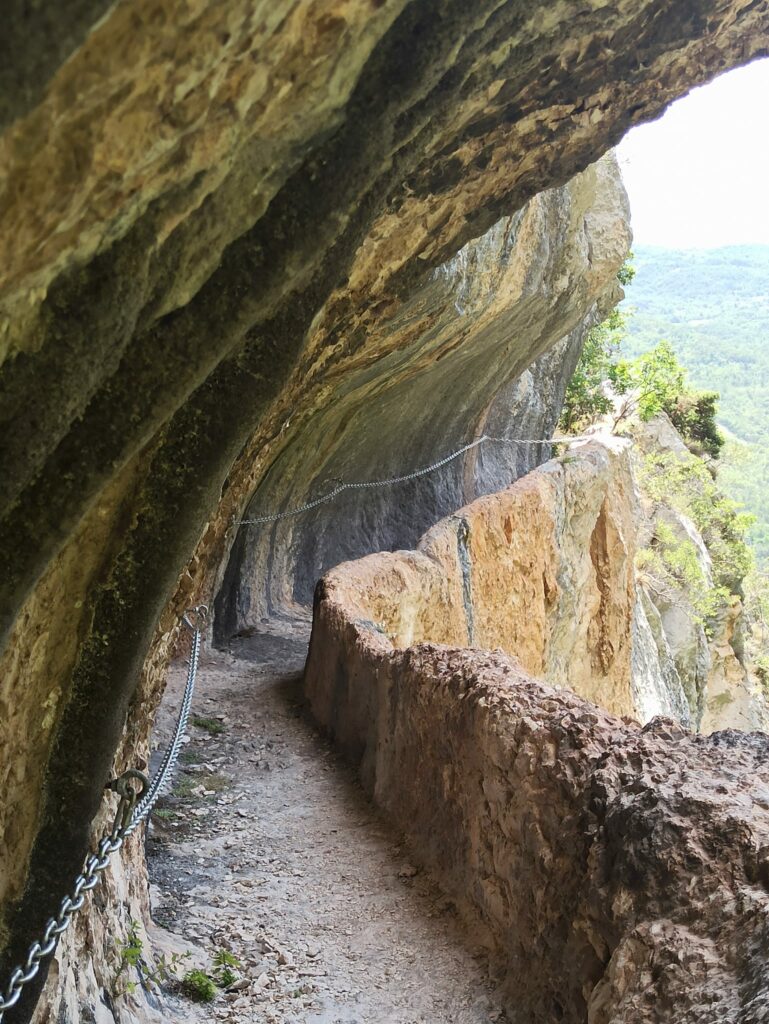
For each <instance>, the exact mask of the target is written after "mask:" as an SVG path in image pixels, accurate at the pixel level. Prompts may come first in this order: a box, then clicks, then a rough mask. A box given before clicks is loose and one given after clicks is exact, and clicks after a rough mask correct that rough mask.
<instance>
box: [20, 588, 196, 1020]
mask: <svg viewBox="0 0 769 1024" xmlns="http://www.w3.org/2000/svg"><path fill="white" fill-rule="evenodd" d="M207 613H208V608H207V607H206V605H198V607H197V608H195V609H194V610H192V611H190V612H188V613H187V614H186V615H185V616H184V617H183V619H182V622H183V623H184V625H185V626H187V627H188V628H189V629H190V630H191V632H192V650H191V653H190V660H189V665H188V668H187V682H186V685H185V687H184V696H183V697H182V703H181V707H180V709H179V717H178V719H177V721H176V728H175V729H174V735H173V738H172V740H171V743H170V744H169V746H168V748H167V750H166V752H165V754H164V756H163V760H162V762H161V764H160V766H159V768H158V770H157V771H156V772H155V775H154V776H153V778H152V781H151V782H150V781H149V780H148V779H147V778H146V776H144V775H142V773H141V772H137V771H136V770H135V769H130V770H129V771H127V772H125V773H124V774H123V775H121V776H120V778H119V779H114V780H113V781H112V782H109V783H107V786H106V787H105V788H107V789H112V790H114V791H115V792H117V793H119V794H120V803H119V804H118V810H117V814H116V816H115V822H114V824H113V826H112V830H111V831H110V832H108V833H106V834H105V835H104V836H102V838H101V839H100V840H99V845H98V846H97V848H96V852H95V853H89V854H88V856H87V857H86V859H85V862H84V864H83V870H82V872H81V873H80V874H79V875H78V876H77V878H76V879H75V884H74V886H73V888H72V893H71V895H69V896H65V897H64V899H63V900H62V901H61V904H60V905H59V911H58V914H57V915H56V917H52V918H51V919H50V920H49V921H48V924H47V925H46V927H45V931H44V932H43V937H42V941H38V942H33V943H32V945H31V946H30V947H29V951H28V953H27V959H26V960H25V962H24V966H21V965H20V966H18V967H16V969H15V970H14V971H13V972H12V973H11V977H10V979H9V981H8V986H7V988H6V990H5V994H4V995H0V1024H2V1020H3V1015H4V1014H5V1012H6V1010H10V1009H11V1007H12V1006H15V1005H16V1003H18V1001H19V999H20V998H21V993H22V990H23V988H24V986H25V985H26V984H27V983H28V982H30V981H32V979H33V978H34V977H35V975H36V974H37V972H38V971H39V970H40V964H41V962H42V961H43V960H45V959H46V957H49V956H50V955H51V954H52V953H53V951H54V950H55V949H56V944H57V943H58V941H59V936H60V935H62V934H63V933H64V932H65V931H66V930H67V928H69V926H70V923H71V921H72V918H73V917H74V916H75V914H77V912H78V911H79V910H80V909H81V908H82V907H83V904H84V902H85V894H86V893H87V892H90V891H91V889H93V888H95V887H96V885H97V883H98V881H99V876H100V875H101V874H102V872H103V871H104V870H105V869H106V868H107V865H108V864H109V861H110V857H111V856H112V854H113V853H117V851H118V850H119V849H120V848H121V846H122V845H123V844H124V843H125V841H126V839H127V838H128V837H129V836H130V835H131V834H132V833H133V832H134V831H135V830H136V829H137V828H138V827H139V825H140V824H141V822H142V821H144V819H145V818H146V817H147V816H148V815H149V813H150V811H151V810H152V808H153V807H154V805H155V803H156V801H157V799H158V797H159V796H160V794H161V793H162V791H163V789H164V787H165V785H166V783H167V782H168V779H169V777H170V775H171V773H172V772H173V769H174V766H175V765H176V760H177V758H178V756H179V749H180V747H181V744H182V739H183V738H184V733H185V730H186V728H187V720H188V718H189V714H190V707H191V705H192V694H193V692H194V689H195V679H196V677H197V672H198V662H199V660H200V646H201V642H202V628H203V626H204V624H205V620H206V615H207ZM132 779H136V780H137V781H138V782H139V783H140V784H141V788H140V789H139V790H138V791H137V790H136V789H135V788H134V787H133V786H132V785H131V780H132Z"/></svg>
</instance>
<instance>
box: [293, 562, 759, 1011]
mask: <svg viewBox="0 0 769 1024" xmlns="http://www.w3.org/2000/svg"><path fill="white" fill-rule="evenodd" d="M364 561H366V560H364ZM347 573H348V577H347V578H348V581H349V584H350V585H351V586H352V587H357V586H358V585H359V584H358V581H357V580H355V578H354V577H353V575H352V567H347ZM404 576H405V568H404ZM410 582H411V581H409V580H406V579H404V583H405V585H407V586H408V585H409V583H410ZM349 597H350V595H349V591H348V592H346V593H344V594H342V593H340V586H339V581H338V579H337V580H336V581H334V580H327V581H326V582H324V583H323V584H321V587H320V588H319V591H318V598H317V602H316V607H315V619H314V627H313V639H312V644H311V649H310V657H309V660H308V665H307V672H306V682H305V685H306V691H307V695H308V697H309V700H310V704H311V707H312V711H313V714H314V715H315V717H316V719H317V721H318V722H319V723H320V724H321V725H322V727H323V728H324V729H325V730H326V731H327V732H328V733H329V735H330V736H331V737H333V739H334V741H335V742H336V743H337V744H338V745H339V746H340V748H341V749H342V750H343V751H344V752H345V753H346V754H347V756H348V757H350V758H351V759H352V760H353V761H354V762H355V763H357V764H359V765H360V770H361V777H362V779H363V782H364V785H365V787H366V789H367V791H368V792H369V793H370V794H371V796H372V798H373V799H374V800H375V801H376V802H377V803H378V804H379V806H380V807H382V808H383V809H384V810H385V811H386V813H387V814H388V816H389V817H390V818H391V819H392V820H393V821H394V822H396V823H397V825H398V826H399V827H400V828H401V829H403V831H404V832H405V833H406V835H407V836H408V837H409V840H410V842H411V844H412V846H413V849H414V851H415V853H416V854H417V856H419V857H420V858H421V859H422V861H423V862H424V863H427V864H429V865H430V866H431V867H432V868H433V869H434V870H436V871H437V872H438V873H439V874H440V875H441V877H442V879H443V882H444V884H445V886H446V887H447V889H448V890H449V891H450V892H451V893H452V895H453V896H454V897H455V899H457V901H458V902H459V904H460V906H462V907H463V909H464V911H465V913H466V914H467V915H469V917H470V918H471V919H472V920H473V921H474V922H478V921H480V922H481V923H482V924H483V925H485V927H486V930H487V934H488V941H489V942H490V943H491V944H492V945H493V946H494V947H495V948H496V950H497V953H498V955H499V957H500V960H501V961H502V963H503V964H504V966H505V969H506V971H507V977H508V982H509V986H510V992H511V1014H512V1015H513V1016H512V1019H515V1020H518V1019H520V1020H521V1021H524V1020H525V1021H527V1022H532V1024H536V1022H542V1024H551V1022H552V1021H553V1020H559V1021H564V1022H567V1024H583V1022H584V1021H586V1020H587V1021H590V1022H591V1024H658V1022H660V1021H676V1022H680V1024H713V1022H714V1021H719V1024H759V1022H763V1021H766V1020H769V1010H767V999H768V997H769V972H767V970H766V964H765V956H764V950H765V948H766V942H767V939H769V934H768V933H767V917H766V907H767V900H768V899H769V864H768V863H767V857H766V851H767V848H769V804H767V799H766V795H767V793H768V792H769V788H768V787H769V774H768V773H767V767H766V765H767V754H768V753H769V739H767V737H766V736H764V735H761V734H757V733H754V734H744V733H736V732H725V733H719V734H716V735H714V736H712V737H708V738H705V737H702V736H693V735H691V734H689V733H687V732H685V731H684V730H683V729H681V727H680V726H678V725H677V724H676V723H673V722H671V721H665V720H663V719H656V720H655V721H654V722H653V723H652V724H650V725H649V726H647V727H646V728H644V729H641V728H640V727H639V726H638V725H637V724H635V723H633V722H630V721H628V720H627V719H619V718H616V717H614V716H612V715H610V714H608V713H607V712H605V711H603V710H602V709H600V708H597V707H596V706H595V705H593V704H589V703H587V702H585V701H584V700H582V699H581V698H579V697H578V696H576V695H574V694H572V693H570V692H569V691H568V690H565V689H559V688H554V687H551V686H548V685H547V684H545V683H543V682H541V681H537V680H533V679H532V678H531V677H530V676H528V675H526V674H525V673H524V672H523V671H522V670H521V667H520V663H519V662H517V661H515V660H514V659H511V658H509V657H507V656H505V655H504V654H502V653H500V652H496V653H489V652H480V651H472V650H467V649H462V650H456V649H452V648H450V647H445V646H439V645H434V644H417V645H415V646H413V647H410V648H408V649H406V650H398V649H394V648H393V645H392V644H391V643H390V641H389V639H388V638H387V637H386V636H384V635H383V634H382V633H380V632H379V631H378V630H377V629H376V628H375V627H374V625H373V624H372V623H369V622H366V621H364V620H361V619H359V618H356V617H355V614H354V611H353V609H352V608H351V605H350V600H349Z"/></svg>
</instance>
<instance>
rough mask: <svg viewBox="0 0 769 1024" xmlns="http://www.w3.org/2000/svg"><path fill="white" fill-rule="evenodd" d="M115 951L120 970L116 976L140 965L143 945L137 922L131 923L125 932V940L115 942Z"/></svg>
mask: <svg viewBox="0 0 769 1024" xmlns="http://www.w3.org/2000/svg"><path fill="white" fill-rule="evenodd" d="M117 949H118V953H120V968H119V970H118V974H120V973H121V972H122V971H124V970H126V969H127V968H128V967H138V966H139V964H140V963H141V958H142V952H143V950H144V943H143V942H142V938H141V936H140V935H139V922H138V921H131V923H130V924H129V926H128V931H127V932H126V937H125V939H118V940H117Z"/></svg>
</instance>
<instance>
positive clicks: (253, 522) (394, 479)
mask: <svg viewBox="0 0 769 1024" xmlns="http://www.w3.org/2000/svg"><path fill="white" fill-rule="evenodd" d="M589 440H591V438H590V437H551V438H550V439H546V440H539V439H532V438H524V437H491V436H490V435H488V434H484V435H483V436H482V437H478V438H476V439H475V441H471V442H470V444H466V445H463V447H462V448H457V450H456V451H454V452H452V453H451V454H450V455H447V456H446V457H445V458H443V459H439V461H438V462H433V463H431V464H430V465H429V466H423V467H422V468H421V469H415V470H414V471H413V472H412V473H406V474H405V475H403V476H390V477H386V478H385V479H383V480H362V481H352V482H350V483H341V484H337V486H336V487H334V489H333V490H331V491H329V492H328V493H327V494H323V495H321V496H320V497H319V498H315V499H314V500H313V501H308V502H305V504H304V505H299V506H297V507H296V508H291V509H287V510H286V511H285V512H273V513H272V515H266V516H256V517H254V518H253V519H236V520H235V525H236V526H259V525H261V524H263V523H276V522H278V521H279V520H281V519H289V518H291V517H292V516H298V515H301V514H302V513H303V512H309V511H310V510H311V509H313V508H317V507H318V506H319V505H325V504H326V502H327V501H333V499H334V498H336V497H337V496H338V495H340V494H341V493H342V492H343V491H359V490H364V489H366V488H376V487H389V486H391V485H392V484H402V483H405V482H406V481H407V480H416V479H417V477H420V476H426V475H427V474H428V473H434V472H435V470H436V469H440V468H441V466H445V465H447V464H448V463H449V462H453V461H454V459H458V458H459V456H460V455H464V454H465V452H469V451H470V450H471V449H472V448H477V447H478V446H479V445H482V444H485V443H486V442H487V441H494V442H496V443H497V444H510V445H526V444H529V445H549V444H571V443H572V442H573V441H589Z"/></svg>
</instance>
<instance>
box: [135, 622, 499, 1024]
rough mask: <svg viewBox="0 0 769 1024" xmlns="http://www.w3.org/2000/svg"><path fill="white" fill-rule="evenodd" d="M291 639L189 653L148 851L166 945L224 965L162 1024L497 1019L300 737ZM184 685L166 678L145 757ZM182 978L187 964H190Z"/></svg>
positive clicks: (367, 808)
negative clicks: (213, 981) (179, 751)
mask: <svg viewBox="0 0 769 1024" xmlns="http://www.w3.org/2000/svg"><path fill="white" fill-rule="evenodd" d="M306 630H307V627H306V624H299V625H298V626H297V627H296V628H295V629H294V631H293V635H292V633H291V631H290V630H287V629H286V628H285V627H284V628H282V629H281V632H282V633H283V634H284V635H283V636H278V635H264V634H263V635H260V636H257V637H251V638H243V639H240V640H236V641H233V643H232V645H231V649H230V653H224V652H206V653H205V654H204V656H203V659H202V663H201V669H200V674H199V682H198V691H197V695H196V698H195V702H194V705H193V714H194V715H195V716H198V717H196V718H194V719H193V722H195V723H197V724H192V725H191V726H190V728H189V740H188V741H187V742H186V744H185V747H184V751H183V755H182V759H181V761H182V763H181V764H180V770H179V772H178V773H177V776H176V779H175V782H174V788H173V791H172V793H171V794H170V795H169V796H167V797H165V798H164V799H163V800H162V802H161V804H160V805H159V806H158V811H157V812H156V813H155V815H154V817H153V823H152V826H151V828H150V834H149V838H148V854H149V867H150V876H151V896H152V905H153V914H154V917H155V919H156V921H157V922H158V923H159V924H160V925H162V926H164V927H165V928H166V929H168V930H169V931H170V932H172V933H173V935H174V939H173V944H174V945H175V947H176V948H177V949H183V948H184V946H185V943H186V944H189V945H190V947H191V948H193V949H195V950H196V951H197V954H196V961H197V963H200V957H201V954H202V955H203V957H206V956H211V955H213V954H215V953H216V951H218V950H223V949H224V950H228V951H231V952H232V953H233V954H234V955H235V956H236V957H237V960H238V962H239V966H237V967H236V968H234V970H233V973H234V974H235V976H236V980H235V981H234V984H232V985H231V987H230V988H229V989H228V990H220V991H219V994H218V995H217V997H216V999H215V1000H214V1002H213V1003H210V1004H207V1005H205V1006H203V1005H196V1004H194V1003H192V1002H191V1001H189V1000H187V999H175V1000H173V1004H174V1005H173V1012H172V1013H170V1014H169V1016H168V1019H172V1020H175V1021H193V1020H194V1021H197V1020H216V1019H219V1020H227V1021H248V1022H252V1021H255V1022H261V1021H264V1022H268V1024H278V1022H280V1024H288V1022H297V1024H299V1022H301V1024H489V1022H504V1021H506V1020H507V1019H508V1018H507V1017H506V1016H505V1014H504V1011H503V1009H502V1005H503V1003H502V997H501V993H500V989H499V985H498V982H497V981H496V980H495V979H494V978H493V977H492V976H491V971H490V967H489V963H488V960H487V958H486V957H485V955H484V953H483V951H482V949H481V948H480V947H475V948H474V947H473V942H472V940H471V938H470V937H469V936H468V935H467V933H466V932H465V930H464V929H463V927H462V925H461V923H460V921H459V920H458V918H457V915H456V912H455V910H454V907H453V905H452V903H451V901H450V900H449V899H447V898H446V897H445V896H444V895H443V893H442V892H441V891H440V889H439V888H438V886H437V885H436V884H435V882H434V881H433V880H432V879H431V878H430V876H429V874H427V873H426V872H423V871H420V870H418V869H417V867H416V866H415V865H414V864H412V863H411V861H410V860H409V855H408V851H407V850H406V849H405V847H404V845H403V843H402V841H401V840H400V838H399V836H398V835H396V834H394V832H393V831H392V830H391V829H390V828H389V827H388V825H387V824H386V823H385V822H384V821H383V820H382V819H381V817H380V816H379V815H378V813H377V811H376V810H375V808H374V807H373V806H372V805H371V804H370V803H369V802H368V801H367V799H366V798H365V796H364V795H363V793H362V791H361V789H360V787H359V785H358V783H357V781H356V779H355V776H354V773H353V772H352V771H351V770H350V769H349V768H347V767H346V766H345V765H343V764H342V763H341V762H340V761H339V759H338V758H337V757H336V756H335V754H334V753H333V751H332V750H331V749H330V747H329V746H328V744H327V743H325V742H324V741H323V740H322V739H321V738H320V737H319V736H318V734H317V733H316V732H315V731H314V729H313V728H312V726H311V724H310V723H309V722H308V721H307V719H306V717H305V715H304V713H303V708H302V702H301V667H302V665H303V662H304V655H305V651H306ZM183 682H184V666H182V665H179V666H176V667H175V668H174V670H173V671H172V674H171V679H170V681H169V688H168V692H167V694H166V698H165V700H164V706H163V708H162V709H161V715H160V720H159V723H158V728H157V730H156V734H157V738H158V741H159V743H160V744H161V745H162V744H163V742H164V738H165V736H167V734H168V732H169V731H170V728H171V727H172V725H173V717H174V716H175V712H176V708H177V706H178V698H179V694H180V692H181V689H182V686H183ZM191 962H195V961H194V960H193V961H191Z"/></svg>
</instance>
